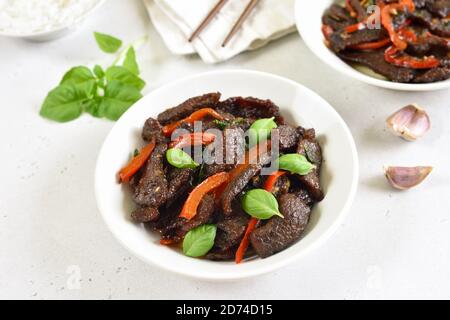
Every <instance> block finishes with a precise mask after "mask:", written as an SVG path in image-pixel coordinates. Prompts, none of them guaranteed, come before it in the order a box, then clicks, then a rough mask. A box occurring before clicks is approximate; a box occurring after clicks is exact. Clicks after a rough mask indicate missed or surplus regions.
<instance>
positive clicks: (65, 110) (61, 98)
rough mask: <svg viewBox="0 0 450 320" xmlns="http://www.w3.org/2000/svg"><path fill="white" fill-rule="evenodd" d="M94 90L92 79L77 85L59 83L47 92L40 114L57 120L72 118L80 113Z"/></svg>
mask: <svg viewBox="0 0 450 320" xmlns="http://www.w3.org/2000/svg"><path fill="white" fill-rule="evenodd" d="M95 90H96V82H95V81H93V80H91V81H88V82H85V83H81V84H78V85H73V84H64V85H60V86H58V87H56V88H55V89H53V90H52V91H50V92H49V94H48V95H47V97H46V98H45V100H44V103H43V104H42V107H41V111H40V115H41V116H42V117H44V118H47V119H51V120H54V121H58V122H67V121H71V120H74V119H76V118H78V117H79V116H80V115H81V113H82V112H83V109H84V107H85V106H86V104H87V103H89V101H90V99H92V97H93V95H94V92H95Z"/></svg>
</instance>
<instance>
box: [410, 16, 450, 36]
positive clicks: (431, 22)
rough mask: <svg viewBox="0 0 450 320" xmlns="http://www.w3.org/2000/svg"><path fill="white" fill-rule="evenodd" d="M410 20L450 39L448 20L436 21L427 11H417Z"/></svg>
mask: <svg viewBox="0 0 450 320" xmlns="http://www.w3.org/2000/svg"><path fill="white" fill-rule="evenodd" d="M410 18H411V19H412V20H413V22H416V23H419V24H421V25H423V26H425V27H427V28H428V29H429V30H430V31H431V32H432V33H434V34H436V35H438V36H441V37H444V38H448V37H450V23H449V22H448V21H449V20H448V19H436V18H434V17H433V15H432V14H431V13H430V12H428V11H426V10H415V11H414V12H413V13H412V14H411V15H410Z"/></svg>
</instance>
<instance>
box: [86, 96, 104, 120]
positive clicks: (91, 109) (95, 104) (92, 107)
mask: <svg viewBox="0 0 450 320" xmlns="http://www.w3.org/2000/svg"><path fill="white" fill-rule="evenodd" d="M100 101H101V98H100V97H97V98H94V99H91V100H88V101H87V102H86V103H85V105H84V111H86V112H87V113H89V114H90V115H91V116H93V117H96V118H102V117H103V114H102V113H101V112H100Z"/></svg>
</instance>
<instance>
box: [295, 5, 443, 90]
mask: <svg viewBox="0 0 450 320" xmlns="http://www.w3.org/2000/svg"><path fill="white" fill-rule="evenodd" d="M335 2H336V3H341V2H343V1H335V0H316V1H305V0H297V1H296V3H295V16H296V18H295V19H296V23H297V28H298V30H299V32H300V35H301V37H302V38H303V41H305V43H306V45H307V46H308V47H309V49H311V51H312V52H313V53H314V54H315V55H316V56H317V57H319V58H320V59H321V60H322V61H323V62H325V63H326V64H328V65H329V66H330V67H332V68H334V69H336V70H337V71H339V72H341V73H343V74H345V75H347V76H349V77H352V78H354V79H357V80H360V81H363V82H366V83H368V84H372V85H374V86H378V87H383V88H388V89H394V90H404V91H432V90H440V89H446V88H450V79H449V80H446V81H440V82H434V83H424V84H422V83H420V84H410V83H396V82H392V81H388V80H382V79H377V78H375V77H373V76H371V75H368V74H364V73H362V72H360V71H358V70H357V69H355V68H353V67H352V66H350V65H348V64H347V63H346V62H345V61H343V60H341V59H340V58H339V57H338V56H336V55H335V54H334V53H333V52H332V51H331V50H329V49H328V48H327V46H326V45H325V44H324V36H323V34H322V31H321V26H322V15H323V13H324V12H325V10H326V9H327V8H328V7H330V5H331V4H333V3H335Z"/></svg>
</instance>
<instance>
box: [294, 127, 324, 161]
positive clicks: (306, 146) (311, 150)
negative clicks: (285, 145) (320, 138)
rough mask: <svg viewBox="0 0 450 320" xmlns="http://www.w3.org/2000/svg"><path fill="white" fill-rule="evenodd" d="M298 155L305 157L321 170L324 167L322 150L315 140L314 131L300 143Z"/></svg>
mask: <svg viewBox="0 0 450 320" xmlns="http://www.w3.org/2000/svg"><path fill="white" fill-rule="evenodd" d="M313 130H314V129H313ZM297 153H299V154H302V155H304V156H305V157H306V158H307V159H308V160H309V161H311V163H312V164H314V165H316V166H317V167H318V168H319V169H320V167H321V166H322V148H321V147H320V144H319V143H318V142H317V140H316V138H315V132H314V131H308V134H307V135H305V137H304V138H303V139H300V140H299V141H298V145H297Z"/></svg>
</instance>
